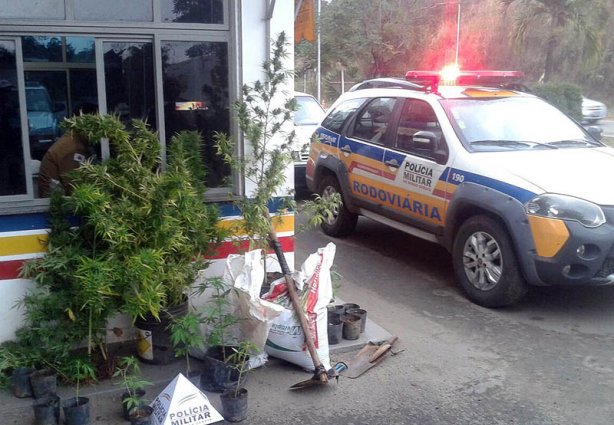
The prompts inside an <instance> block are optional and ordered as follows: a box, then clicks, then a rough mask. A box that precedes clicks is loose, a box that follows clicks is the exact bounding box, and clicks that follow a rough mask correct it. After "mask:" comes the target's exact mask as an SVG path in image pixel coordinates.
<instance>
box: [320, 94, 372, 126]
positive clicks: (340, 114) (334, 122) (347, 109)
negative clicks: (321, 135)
mask: <svg viewBox="0 0 614 425" xmlns="http://www.w3.org/2000/svg"><path fill="white" fill-rule="evenodd" d="M365 100H366V99H351V100H348V101H346V102H343V103H342V104H340V105H338V106H337V107H335V109H333V110H332V111H331V112H330V113H329V114H328V115H327V116H326V118H324V121H322V127H324V128H326V129H328V130H330V131H334V132H335V133H341V130H342V129H343V125H344V124H345V121H346V120H347V118H348V117H349V116H350V115H352V113H353V112H354V111H356V109H358V108H360V105H362V104H363V103H364V102H365Z"/></svg>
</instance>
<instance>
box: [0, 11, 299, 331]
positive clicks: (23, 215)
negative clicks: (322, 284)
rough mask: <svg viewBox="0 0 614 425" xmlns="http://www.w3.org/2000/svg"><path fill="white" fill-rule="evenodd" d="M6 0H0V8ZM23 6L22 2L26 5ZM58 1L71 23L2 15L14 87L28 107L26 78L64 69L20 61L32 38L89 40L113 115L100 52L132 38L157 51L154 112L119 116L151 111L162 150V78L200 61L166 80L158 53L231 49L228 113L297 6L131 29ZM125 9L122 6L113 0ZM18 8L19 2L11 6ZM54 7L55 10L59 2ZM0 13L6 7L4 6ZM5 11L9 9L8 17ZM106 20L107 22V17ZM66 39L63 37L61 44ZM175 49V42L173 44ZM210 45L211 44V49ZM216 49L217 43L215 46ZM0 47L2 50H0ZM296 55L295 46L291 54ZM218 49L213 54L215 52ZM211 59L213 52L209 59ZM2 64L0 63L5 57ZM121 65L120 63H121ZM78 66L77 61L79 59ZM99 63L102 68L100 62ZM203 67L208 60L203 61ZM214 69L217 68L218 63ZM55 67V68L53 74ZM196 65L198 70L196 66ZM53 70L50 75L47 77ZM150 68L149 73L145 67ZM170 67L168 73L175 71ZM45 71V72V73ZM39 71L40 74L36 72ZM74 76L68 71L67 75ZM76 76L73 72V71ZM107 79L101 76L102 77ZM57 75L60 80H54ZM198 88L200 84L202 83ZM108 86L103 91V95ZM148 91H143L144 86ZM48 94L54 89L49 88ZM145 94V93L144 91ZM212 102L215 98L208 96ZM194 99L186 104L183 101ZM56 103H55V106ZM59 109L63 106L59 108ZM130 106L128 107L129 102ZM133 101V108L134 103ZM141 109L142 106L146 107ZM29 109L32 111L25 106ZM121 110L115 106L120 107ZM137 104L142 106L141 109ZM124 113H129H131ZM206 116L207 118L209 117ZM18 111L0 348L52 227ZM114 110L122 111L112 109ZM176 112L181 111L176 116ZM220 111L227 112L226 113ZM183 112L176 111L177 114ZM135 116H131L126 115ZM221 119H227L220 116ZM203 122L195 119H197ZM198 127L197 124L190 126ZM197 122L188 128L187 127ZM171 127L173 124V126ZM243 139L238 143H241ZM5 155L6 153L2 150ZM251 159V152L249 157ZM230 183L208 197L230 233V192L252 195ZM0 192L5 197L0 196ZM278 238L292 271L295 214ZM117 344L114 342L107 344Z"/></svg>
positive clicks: (3, 240)
mask: <svg viewBox="0 0 614 425" xmlns="http://www.w3.org/2000/svg"><path fill="white" fill-rule="evenodd" d="M3 1H4V0H0V6H1V5H2V4H3ZM27 1H30V2H37V1H36V0H27ZM27 1H26V0H24V2H25V3H27ZM53 1H54V2H55V3H58V5H59V4H64V7H65V11H66V14H67V16H69V18H71V19H67V20H64V21H62V20H54V19H60V18H59V17H58V16H55V17H54V18H53V19H48V17H49V16H50V15H49V14H51V13H56V9H55V8H49V10H48V11H47V12H48V14H45V13H44V11H40V15H41V16H36V19H28V18H24V15H26V14H27V13H26V12H27V8H25V7H22V6H23V5H20V6H19V7H17V6H12V7H10V8H9V7H7V8H4V10H5V12H4V15H3V12H2V11H1V10H0V43H1V42H2V41H3V40H5V41H6V40H8V43H12V45H14V46H17V48H16V51H17V54H16V58H17V59H16V62H17V64H18V65H17V68H16V71H17V73H16V75H17V77H16V80H15V81H18V84H15V88H16V92H15V93H18V94H19V100H20V104H21V105H24V106H25V104H26V95H27V93H26V90H25V87H26V82H27V81H25V80H27V78H28V76H32V75H43V74H41V72H52V71H60V70H65V69H64V68H61V65H60V64H58V63H49V64H48V67H47V68H44V70H43V68H42V65H41V63H35V62H34V61H32V62H25V61H23V60H22V56H23V53H22V52H23V51H24V45H23V43H24V42H26V41H30V38H28V37H32V36H44V37H48V38H49V37H51V38H53V37H56V36H57V37H58V38H61V39H62V40H63V42H66V43H67V44H68V42H67V40H68V37H70V36H75V37H89V36H94V38H95V54H96V57H95V62H94V63H93V64H90V65H91V66H89V69H91V70H95V75H96V86H97V89H98V97H97V99H96V100H97V102H98V105H97V106H98V109H99V111H100V112H101V113H108V112H113V111H109V110H108V105H109V98H110V97H111V96H110V95H109V93H108V87H109V85H110V84H112V81H108V80H107V81H105V77H104V75H107V74H106V73H107V68H106V65H105V64H106V62H104V61H105V60H106V59H105V57H104V56H103V52H102V49H101V47H103V46H106V45H105V44H103V43H104V42H105V40H106V42H109V43H110V42H113V41H118V42H123V41H126V40H128V41H129V42H131V43H136V44H138V43H141V44H142V43H146V44H147V43H151V45H152V46H153V51H154V53H153V58H152V59H151V60H152V67H153V72H152V78H153V80H152V82H151V83H152V84H153V86H152V90H153V91H154V92H155V97H154V98H153V99H154V100H153V102H154V103H152V105H153V106H152V108H153V109H147V108H145V109H144V107H142V105H132V104H130V105H126V106H125V105H121V111H124V109H125V110H128V111H132V110H140V111H143V110H148V111H149V113H150V114H151V121H150V122H155V123H156V125H157V129H158V131H159V132H160V138H161V144H162V147H163V151H164V147H165V142H166V139H167V138H170V135H165V130H166V131H168V130H169V129H168V128H166V127H168V125H167V124H169V121H168V119H166V121H167V122H166V123H165V118H167V115H166V109H165V108H166V107H167V106H168V105H167V104H168V103H169V102H168V92H169V90H170V88H169V87H168V85H167V84H165V83H166V82H167V81H165V80H163V77H164V75H170V74H172V73H173V72H176V73H179V72H182V71H185V72H187V71H186V70H185V69H183V68H185V67H189V68H190V70H189V72H190V73H198V70H199V68H198V67H199V65H198V61H195V60H191V61H190V63H189V64H188V63H187V61H186V63H178V64H177V65H176V66H175V67H174V68H172V70H171V71H169V72H168V73H167V74H164V69H165V68H164V67H163V64H162V61H163V59H164V58H163V57H161V56H163V55H161V54H160V53H159V52H160V48H161V46H164V43H165V40H166V41H169V43H168V46H171V47H174V46H177V45H178V46H182V48H183V45H182V44H181V43H183V42H185V41H202V42H204V43H205V44H203V45H205V46H209V47H210V46H214V47H216V46H217V47H219V43H226V46H227V49H228V75H227V77H228V87H227V92H228V93H225V91H226V90H222V91H221V92H220V93H218V94H221V95H222V96H224V95H225V94H226V95H227V97H228V101H227V102H225V103H224V102H222V103H224V105H225V106H224V107H225V108H226V109H228V105H229V104H231V103H232V101H234V99H235V98H236V96H237V93H239V87H240V85H241V84H243V83H247V84H249V83H252V82H253V81H255V80H257V79H260V80H262V79H263V75H262V72H261V65H262V62H263V61H264V60H265V59H266V58H267V55H268V53H267V52H268V46H269V40H268V37H269V36H271V37H275V36H276V35H277V34H278V33H279V32H280V31H285V32H286V33H287V34H288V40H290V42H291V41H292V39H293V13H294V10H293V3H292V2H288V1H277V2H275V3H276V4H275V8H274V13H273V15H272V17H271V19H270V20H267V19H266V8H267V4H268V3H269V1H267V0H243V1H240V0H236V1H233V0H225V1H224V7H225V12H226V15H225V16H226V23H225V25H217V26H215V25H213V26H211V25H191V24H186V25H179V24H169V23H164V22H159V23H155V22H153V23H151V24H150V23H142V22H137V23H132V22H116V21H110V20H109V21H104V22H99V21H80V20H77V19H76V17H77V15H79V14H81V15H83V16H87V15H88V9H83V8H81V9H78V8H77V7H75V3H74V2H73V0H53ZM117 1H119V2H120V3H122V4H123V2H122V1H121V0H112V2H117ZM150 1H153V3H152V4H153V9H152V19H155V17H156V16H158V17H160V16H161V15H163V13H164V12H163V9H164V7H163V4H164V1H163V0H139V3H140V4H149V3H148V2H150ZM10 3H11V4H13V5H14V3H12V2H10ZM55 3H54V4H55ZM84 3H85V4H89V5H90V8H91V9H90V11H91V13H92V14H101V13H104V12H105V9H104V8H102V9H101V8H99V7H97V6H96V5H97V4H99V2H97V1H89V0H88V1H87V2H83V3H79V4H84ZM0 9H1V8H0ZM7 10H8V11H7ZM129 15H130V16H133V15H134V16H137V15H138V13H137V11H134V10H131V11H130V13H129ZM107 19H109V18H107ZM62 37H63V38H62ZM173 43H175V44H173ZM206 43H213V44H206ZM215 43H218V44H215ZM0 46H1V44H0ZM289 50H290V51H292V50H293V49H292V47H291V46H290V48H289ZM214 51H215V49H212V52H214ZM66 52H67V49H65V51H64V53H63V55H64V56H66V54H67V53H66ZM211 54H213V53H211V52H208V53H207V54H206V55H204V56H203V58H206V56H207V55H209V56H210V55H211ZM0 59H2V58H1V57H0ZM120 59H121V58H120ZM77 60H79V59H77ZM103 62H104V64H102V65H101V63H103ZM203 62H204V59H203ZM292 64H293V57H292V56H290V57H289V58H288V59H287V66H288V67H289V68H292ZM213 65H215V63H214V64H213ZM213 65H212V63H211V62H209V63H208V64H205V63H203V65H202V68H201V70H206V72H205V71H202V72H205V73H207V75H212V76H215V74H213V73H212V72H211V68H212V67H213ZM70 66H72V67H74V68H71V70H72V69H75V70H79V71H81V70H82V68H88V65H84V64H79V63H75V64H71V65H70ZM54 67H55V68H54ZM194 67H196V68H194ZM49 69H51V71H49ZM143 69H145V68H143ZM167 69H171V68H170V67H169V68H167ZM41 70H42V71H41ZM37 72H38V73H39V74H37ZM67 72H71V71H67ZM75 72H76V71H75ZM101 74H104V75H101ZM54 75H55V74H54ZM0 80H2V66H0ZM197 83H198V82H197ZM201 83H202V84H204V85H208V86H211V87H213V88H214V89H215V82H214V81H213V80H211V78H209V77H207V78H205V79H204V80H201ZM292 84H293V82H292V81H290V82H289V85H288V87H287V91H288V93H291V92H292V90H293V87H292ZM105 88H106V89H105ZM141 89H143V87H141ZM50 90H53V88H52V87H50ZM145 92H147V90H145ZM184 92H192V93H194V92H195V91H194V88H193V87H192V89H191V91H190V90H184ZM143 96H144V95H141V96H140V97H138V99H137V100H141V99H142V98H143ZM211 96H213V95H211ZM185 100H189V101H192V100H194V99H185V98H184V99H182V101H185ZM201 100H203V101H204V102H208V101H209V100H210V97H206V96H205V97H204V98H203V99H201ZM56 103H57V102H56ZM59 103H61V102H59ZM66 103H67V104H68V103H70V100H66ZM123 103H126V102H123ZM128 103H130V102H128ZM135 103H136V102H135ZM141 103H143V102H141ZM28 106H29V105H28ZM116 106H117V105H116ZM137 106H140V108H139V107H137ZM217 106H218V109H220V108H221V109H220V110H221V111H222V110H223V107H221V106H220V105H219V104H218V105H217ZM126 108H127V109H126ZM211 109H214V107H211V108H209V109H208V110H205V109H204V108H203V110H202V111H192V112H190V113H191V114H203V115H202V116H201V120H200V121H201V122H202V121H203V120H206V119H210V120H212V121H215V120H216V118H218V117H219V116H220V115H218V116H209V117H208V116H207V115H206V114H208V113H210V111H211ZM118 110H119V109H118ZM207 111H209V112H207ZM19 112H20V116H19V119H20V122H21V129H22V130H23V132H22V133H23V134H22V135H21V141H19V143H21V147H22V148H23V155H24V157H25V158H28V161H27V162H26V164H25V173H26V181H27V185H26V187H27V190H25V189H24V191H23V193H17V194H16V195H12V196H0V294H2V296H1V297H0V342H1V341H5V340H8V339H11V338H13V337H14V332H15V330H16V329H17V328H18V327H19V326H20V324H21V312H20V311H19V309H16V308H13V307H14V305H15V303H17V302H18V301H19V299H20V298H21V297H22V296H23V295H24V294H25V292H26V291H28V290H29V289H31V288H32V287H33V284H32V282H30V281H28V280H26V279H21V278H19V269H20V267H21V265H22V264H23V262H24V261H26V260H27V259H30V258H35V257H39V256H41V255H44V252H45V240H46V237H47V232H48V223H47V213H46V211H47V209H48V200H47V199H42V198H39V197H38V196H37V191H36V184H37V175H36V165H37V164H36V161H34V160H32V161H30V158H32V159H34V157H33V156H30V155H29V154H30V153H32V154H33V149H32V152H30V148H31V147H32V146H33V142H32V135H30V137H29V135H28V131H27V130H25V129H26V128H27V126H28V122H29V121H31V120H32V116H28V114H27V112H26V111H25V108H24V107H23V106H22V108H21V110H20V111H19ZM115 112H117V111H115ZM173 112H176V111H175V110H173ZM222 112H223V111H222ZM177 113H179V112H177ZM127 114H130V112H127ZM221 116H222V117H223V116H224V115H223V114H222V115H221ZM197 118H198V117H197ZM192 121H193V122H198V120H192ZM192 121H190V122H188V124H186V125H190V124H191V123H192ZM171 123H172V122H171ZM228 131H229V132H230V133H231V134H232V135H233V136H235V137H238V136H239V135H238V129H237V128H236V123H235V122H234V120H233V119H232V116H231V115H230V118H229V124H228ZM239 140H240V138H239ZM3 142H7V143H8V142H11V140H4V141H3ZM239 152H246V149H245V147H244V146H241V147H240V148H239ZM3 153H4V152H3ZM101 154H102V155H103V157H104V156H105V155H108V146H105V145H104V143H103V146H102V151H101ZM247 154H248V152H247ZM212 166H219V164H213V165H212ZM287 176H288V178H287V187H286V188H284V190H282V191H281V193H279V195H280V196H284V195H286V194H288V193H289V190H290V188H291V187H293V180H292V179H293V173H292V167H291V166H290V167H288V171H287ZM232 181H233V185H232V186H231V187H222V186H220V185H217V186H216V187H213V188H212V189H210V190H209V191H208V195H209V196H210V199H209V202H217V203H218V204H219V205H220V208H221V212H222V214H221V216H222V217H221V218H222V219H221V221H220V224H219V225H220V226H222V227H226V226H229V225H231V223H232V222H234V221H236V220H240V219H241V217H240V213H239V211H238V210H237V209H236V207H234V206H233V204H232V203H231V202H230V200H229V199H228V194H229V193H230V192H234V194H235V195H242V194H247V195H249V193H250V191H251V190H253V187H250V186H249V184H248V183H247V182H245V181H242V180H241V177H240V176H236V175H233V176H232ZM0 194H2V192H1V191H0ZM277 231H278V236H279V237H280V240H281V242H282V246H283V247H284V251H285V252H286V253H287V260H288V262H289V264H290V266H291V267H292V266H293V263H294V237H293V236H294V214H293V213H289V214H286V215H285V216H284V217H283V220H282V221H281V223H280V224H279V225H278V228H277ZM240 238H241V235H234V237H233V238H230V239H229V240H227V241H225V243H224V244H223V245H222V246H221V247H220V249H219V250H218V252H217V254H216V255H215V256H214V258H213V260H214V261H213V263H212V266H211V267H210V268H209V269H208V270H207V273H208V274H212V275H217V274H221V273H222V271H223V269H224V263H225V261H224V260H225V258H226V257H227V255H228V254H229V253H233V252H237V251H238V250H239V249H240V248H238V247H237V246H236V244H235V243H234V242H235V241H236V239H240ZM118 322H120V323H125V320H123V319H121V318H120V319H118ZM110 342H112V341H110Z"/></svg>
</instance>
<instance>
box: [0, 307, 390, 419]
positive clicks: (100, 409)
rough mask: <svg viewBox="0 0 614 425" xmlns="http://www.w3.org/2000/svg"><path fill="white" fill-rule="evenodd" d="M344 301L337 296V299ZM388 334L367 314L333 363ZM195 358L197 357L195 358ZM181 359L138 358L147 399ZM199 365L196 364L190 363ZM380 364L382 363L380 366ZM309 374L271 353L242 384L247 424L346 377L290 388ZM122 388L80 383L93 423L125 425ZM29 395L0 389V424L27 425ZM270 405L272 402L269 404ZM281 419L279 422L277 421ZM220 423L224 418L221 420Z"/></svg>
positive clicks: (333, 350)
mask: <svg viewBox="0 0 614 425" xmlns="http://www.w3.org/2000/svg"><path fill="white" fill-rule="evenodd" d="M342 302H343V301H341V300H339V299H338V300H337V303H342ZM389 337H390V334H389V333H388V332H387V331H386V330H385V329H384V328H382V327H381V326H379V325H378V324H376V323H375V322H373V321H372V320H370V319H368V320H367V325H366V329H365V332H364V333H363V334H361V337H360V338H359V339H358V340H354V341H348V340H343V341H342V342H341V343H340V344H337V345H331V346H330V358H331V359H330V360H331V364H333V365H334V364H335V363H336V362H337V361H342V360H345V361H347V360H349V359H351V358H352V356H353V355H354V354H355V352H356V351H357V350H359V349H360V348H361V347H363V346H364V344H366V343H367V342H368V341H373V342H380V341H384V340H387V339H388V338H389ZM196 362H198V361H196ZM183 367H184V363H183V362H182V361H177V362H175V363H173V364H171V365H166V366H155V365H149V364H143V363H142V364H141V369H142V374H143V378H145V379H147V380H149V381H150V382H152V383H153V385H152V386H150V387H148V388H147V395H146V397H147V398H148V399H149V400H150V401H151V400H152V399H153V398H155V397H156V396H157V395H158V394H159V393H160V392H161V391H162V390H163V389H164V387H165V386H166V385H167V384H168V383H169V382H170V381H171V380H172V379H173V378H174V377H175V376H176V375H177V374H178V373H180V372H182V371H183ZM193 367H194V368H198V366H193ZM380 367H381V366H380ZM309 377H310V374H308V373H306V372H304V371H303V370H301V369H300V368H299V367H297V366H295V365H293V364H290V363H287V362H285V361H282V360H278V359H275V358H272V357H269V360H268V361H267V363H266V364H265V365H264V366H263V367H261V368H259V369H257V370H254V371H252V372H250V374H249V376H248V380H247V384H246V387H247V388H248V391H249V392H250V396H249V397H250V399H249V400H250V401H249V402H250V406H249V410H248V419H247V420H246V421H245V422H243V423H245V424H265V423H286V422H285V421H284V417H283V416H281V417H280V416H279V411H280V409H282V410H283V406H284V405H286V404H287V403H289V404H291V405H295V404H296V403H299V404H300V403H302V402H308V403H309V404H310V405H311V404H312V402H313V396H314V394H318V395H319V396H322V394H332V393H333V392H334V391H335V388H336V387H338V386H340V385H342V383H343V381H344V380H348V381H349V379H347V378H343V377H342V378H340V381H341V383H338V382H334V381H333V382H330V383H329V384H328V385H327V386H326V388H311V389H307V390H302V391H294V392H293V391H290V390H289V387H290V386H291V385H292V384H295V383H297V382H300V381H303V380H305V379H308V378H309ZM122 392H123V389H122V388H121V387H120V386H118V385H116V384H115V383H114V382H113V381H112V380H106V381H101V382H99V383H97V384H95V385H88V386H84V387H83V388H81V389H80V396H84V397H88V398H89V399H90V418H91V422H90V423H91V424H105V425H125V424H127V423H128V422H126V421H125V420H124V419H123V417H122V410H121V399H120V397H121V394H122ZM205 394H206V395H207V396H208V398H209V401H210V402H211V404H212V405H213V406H214V407H215V408H216V409H217V410H218V411H220V413H221V404H220V399H219V394H215V393H209V392H205ZM58 395H59V396H60V398H61V399H62V400H64V399H67V398H70V397H74V395H75V388H74V387H66V386H62V387H59V388H58ZM318 399H319V400H320V401H319V404H320V403H322V401H326V398H324V399H321V398H320V397H318ZM32 402H33V399H32V398H25V399H19V398H16V397H14V396H13V395H12V394H11V393H9V392H7V391H3V392H0V424H1V425H25V424H34V414H33V410H32ZM273 405H274V406H275V408H274V409H273V408H272V407H273ZM312 408H313V409H316V410H318V411H319V412H322V411H326V409H329V408H330V407H329V406H328V405H327V403H323V404H321V405H318V406H313V407H312ZM279 420H281V421H282V422H276V421H279ZM220 423H222V422H220Z"/></svg>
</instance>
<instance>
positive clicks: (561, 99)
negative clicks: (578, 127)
mask: <svg viewBox="0 0 614 425" xmlns="http://www.w3.org/2000/svg"><path fill="white" fill-rule="evenodd" d="M532 92H533V94H535V95H536V96H539V97H541V98H542V99H544V100H546V101H547V102H549V103H551V104H552V105H554V106H556V107H557V108H559V109H560V110H561V111H563V112H565V113H566V114H568V115H569V116H571V117H572V118H574V119H576V120H578V121H580V120H581V119H582V89H581V88H580V87H579V86H576V85H575V84H572V83H546V84H541V85H538V86H534V87H532Z"/></svg>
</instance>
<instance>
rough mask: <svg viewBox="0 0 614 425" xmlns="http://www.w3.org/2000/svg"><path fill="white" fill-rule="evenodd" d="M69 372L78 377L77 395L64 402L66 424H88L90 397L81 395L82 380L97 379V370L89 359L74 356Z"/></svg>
mask: <svg viewBox="0 0 614 425" xmlns="http://www.w3.org/2000/svg"><path fill="white" fill-rule="evenodd" d="M69 367H70V370H69V371H68V373H69V374H70V375H71V376H74V377H75V379H76V387H75V396H74V397H72V398H69V399H67V400H64V401H63V402H62V409H63V410H64V417H65V419H66V425H87V424H89V422H90V404H89V403H90V399H89V398H87V397H81V396H79V388H80V384H81V382H84V381H94V380H96V371H95V370H94V367H93V366H92V364H91V363H90V362H89V360H87V359H83V358H80V357H76V358H74V359H73V360H72V361H71V362H70V365H69Z"/></svg>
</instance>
